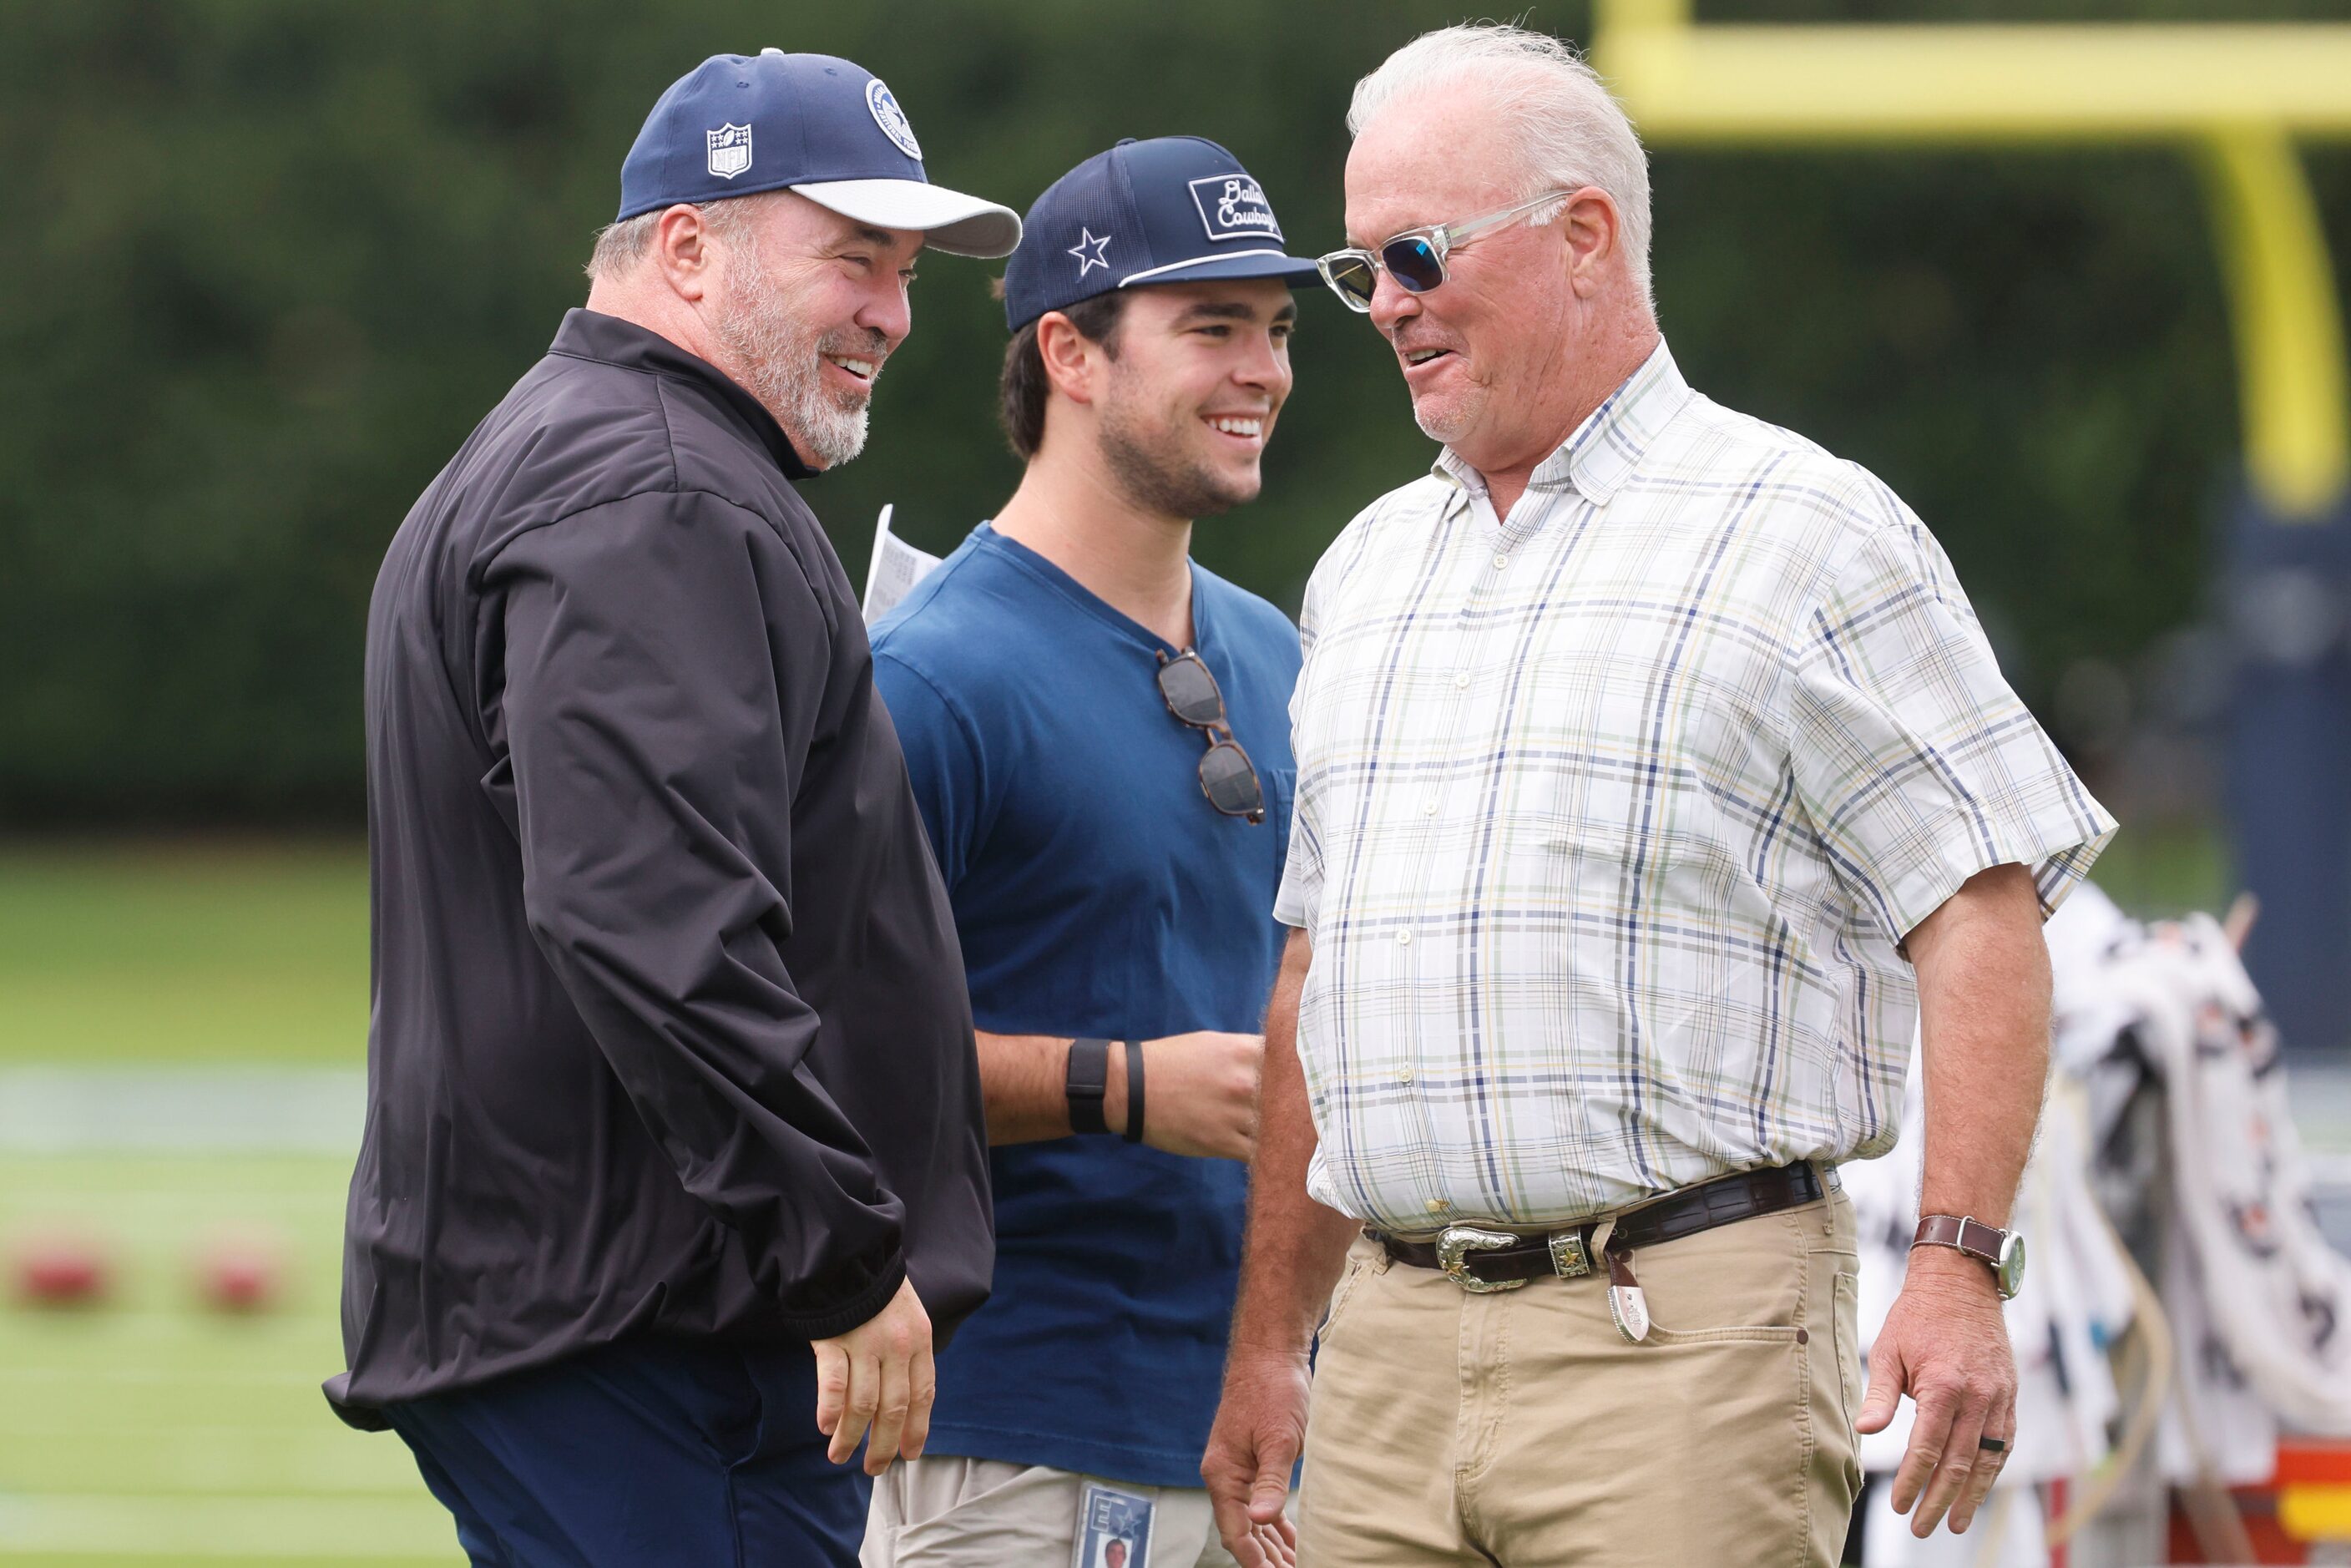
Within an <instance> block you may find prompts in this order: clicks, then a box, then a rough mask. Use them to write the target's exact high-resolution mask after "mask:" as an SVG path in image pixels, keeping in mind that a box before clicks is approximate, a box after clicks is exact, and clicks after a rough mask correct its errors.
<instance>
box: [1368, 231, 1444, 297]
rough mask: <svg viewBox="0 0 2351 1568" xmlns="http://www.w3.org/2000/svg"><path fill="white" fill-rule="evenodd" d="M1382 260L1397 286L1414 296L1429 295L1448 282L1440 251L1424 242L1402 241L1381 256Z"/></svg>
mask: <svg viewBox="0 0 2351 1568" xmlns="http://www.w3.org/2000/svg"><path fill="white" fill-rule="evenodd" d="M1380 260H1381V261H1383V262H1384V263H1385V264H1386V265H1387V269H1388V272H1389V274H1390V275H1391V276H1393V277H1395V280H1396V282H1398V283H1399V284H1401V285H1403V286H1404V287H1405V288H1407V289H1409V290H1411V291H1412V292H1413V293H1415V294H1426V293H1427V292H1428V291H1429V290H1430V289H1432V288H1434V287H1437V285H1438V284H1440V283H1442V282H1444V281H1445V268H1444V267H1442V266H1440V265H1439V264H1438V262H1437V247H1436V246H1433V245H1431V244H1430V243H1429V242H1428V241H1426V240H1425V239H1400V240H1396V241H1394V242H1392V243H1391V244H1390V245H1389V246H1388V247H1387V248H1386V249H1385V250H1383V251H1382V252H1380Z"/></svg>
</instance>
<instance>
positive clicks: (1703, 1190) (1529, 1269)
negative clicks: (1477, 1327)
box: [1368, 1165, 1834, 1292]
mask: <svg viewBox="0 0 2351 1568" xmlns="http://www.w3.org/2000/svg"><path fill="white" fill-rule="evenodd" d="M1830 1179H1831V1180H1832V1181H1834V1177H1832V1178H1830ZM1825 1190H1826V1188H1825V1187H1824V1186H1823V1183H1822V1180H1821V1177H1820V1174H1819V1173H1818V1172H1816V1171H1814V1170H1813V1167H1812V1166H1809V1165H1795V1166H1774V1167H1772V1168H1771V1169H1769V1170H1760V1171H1740V1172H1739V1173H1737V1174H1736V1175H1732V1176H1718V1177H1716V1178H1715V1179H1714V1180H1712V1181H1708V1182H1700V1183H1699V1184H1698V1186H1686V1187H1684V1188H1682V1189H1681V1190H1680V1191H1679V1192H1674V1193H1667V1195H1666V1196H1665V1197H1660V1198H1657V1199H1656V1200H1654V1201H1652V1202H1649V1203H1645V1204H1643V1205H1641V1206H1640V1207H1638V1208H1628V1209H1626V1210H1625V1212H1624V1213H1622V1214H1619V1215H1618V1216H1616V1228H1615V1230H1614V1232H1612V1233H1611V1234H1610V1236H1609V1238H1608V1250H1609V1251H1610V1252H1612V1253H1622V1252H1633V1251H1637V1250H1639V1249H1642V1248H1644V1247H1656V1246H1658V1245H1660V1244H1661V1243H1663V1242H1667V1241H1673V1240H1677V1239H1679V1238H1681V1237H1684V1236H1695V1235H1697V1234H1698V1232H1699V1231H1701V1230H1711V1229H1713V1228H1715V1227H1716V1226H1718V1225H1731V1224H1735V1223H1737V1222H1738V1221H1740V1220H1742V1219H1754V1218H1760V1217H1761V1216H1763V1215H1766V1214H1777V1213H1779V1212H1780V1211H1781V1210H1782V1209H1788V1208H1799V1207H1802V1206H1803V1205H1805V1204H1808V1203H1817V1202H1818V1201H1820V1199H1821V1197H1822V1196H1823V1193H1824V1192H1825ZM1601 1223H1602V1222H1601V1221H1599V1220H1588V1221H1586V1222H1585V1223H1583V1224H1582V1225H1576V1226H1571V1227H1569V1228H1566V1229H1562V1230H1552V1231H1537V1232H1534V1233H1532V1234H1529V1233H1526V1232H1523V1231H1517V1230H1493V1229H1489V1228H1486V1227H1484V1226H1479V1225H1454V1226H1448V1227H1447V1228H1445V1229H1444V1230H1443V1231H1442V1232H1440V1233H1439V1234H1438V1236H1437V1239H1436V1240H1434V1241H1407V1240H1405V1239H1402V1238H1401V1237H1396V1236H1391V1235H1388V1234H1387V1233H1386V1232H1384V1231H1380V1230H1374V1231H1370V1232H1369V1233H1368V1234H1369V1235H1370V1236H1371V1239H1373V1240H1374V1241H1376V1242H1378V1243H1379V1244H1380V1245H1381V1246H1382V1247H1383V1248H1384V1249H1386V1251H1387V1255H1388V1256H1389V1257H1391V1258H1393V1259H1395V1260H1396V1261H1397V1262H1399V1263H1409V1264H1411V1265H1412V1266H1413V1267H1415V1268H1416V1269H1435V1270H1437V1271H1438V1272H1440V1273H1442V1274H1444V1275H1446V1276H1447V1278H1448V1279H1450V1280H1452V1281H1454V1283H1456V1284H1458V1285H1459V1286H1460V1287H1461V1288H1462V1289H1463V1290H1465V1291H1479V1292H1484V1291H1508V1290H1512V1289H1515V1288H1516V1287H1518V1286H1520V1285H1523V1284H1525V1283H1526V1282H1527V1281H1529V1280H1540V1279H1541V1278H1543V1277H1544V1276H1546V1275H1551V1274H1556V1275H1558V1276H1560V1277H1561V1278H1562V1279H1566V1280H1573V1279H1578V1278H1581V1277H1582V1276H1583V1275H1585V1274H1589V1273H1591V1272H1592V1269H1593V1258H1592V1236H1593V1231H1595V1230H1597V1229H1599V1228H1600V1225H1601Z"/></svg>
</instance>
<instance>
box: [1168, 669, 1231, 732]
mask: <svg viewBox="0 0 2351 1568" xmlns="http://www.w3.org/2000/svg"><path fill="white" fill-rule="evenodd" d="M1159 695H1161V696H1163V697H1165V698H1166V699H1167V706H1168V708H1169V710H1170V711H1171V712H1173V713H1174V714H1175V716H1176V717H1177V718H1180V719H1182V720H1183V721H1184V722H1185V723H1186V724H1200V725H1207V724H1222V723H1224V721H1225V698H1224V694H1223V693H1221V692H1219V691H1217V679H1216V677H1215V676H1214V675H1211V674H1208V671H1207V666H1205V665H1203V664H1201V663H1200V661H1199V660H1197V659H1191V658H1185V659H1171V660H1169V661H1168V662H1167V663H1166V664H1162V665H1160V666H1159Z"/></svg>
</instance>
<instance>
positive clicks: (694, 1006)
mask: <svg viewBox="0 0 2351 1568" xmlns="http://www.w3.org/2000/svg"><path fill="white" fill-rule="evenodd" d="M481 586H482V595H483V596H482V601H481V602H482V605H483V616H484V625H483V626H482V628H481V634H482V638H483V642H482V648H483V653H484V656H483V667H482V669H481V672H480V674H481V680H482V683H483V685H484V688H485V690H484V691H483V693H482V694H481V696H482V706H483V714H484V721H485V727H486V734H487V737H488V739H489V741H490V745H491V748H492V750H493V752H494V753H502V754H503V755H502V756H501V757H500V758H499V763H498V766H499V768H505V769H510V771H511V779H510V784H511V789H512V791H513V798H514V802H515V827H516V833H517V837H518V839H519V840H520V841H521V847H522V862H523V899H524V906H525V909H526V912H527V915H528V919H529V923H530V928H531V932H532V935H533V936H534V937H535V938H536V939H537V941H538V946H539V947H540V950H541V951H542V952H544V953H545V954H546V956H547V959H548V961H549V964H551V965H552V966H553V967H554V968H555V971H556V973H557V975H558V976H559V977H560V979H561V981H562V984H563V987H564V988H565V990H566V991H567V992H568V993H569V997H570V998H571V1001H572V1003H573V1004H574V1005H575V1006H576V1007H577V1008H578V1009H580V1016H581V1017H582V1018H583V1019H585V1020H586V1022H587V1025H588V1027H589V1029H590V1030H591V1031H592V1032H593V1034H594V1036H595V1038H596V1041H597V1043H598V1045H599V1046H600V1047H601V1049H602V1051H603V1053H604V1056H605V1058H606V1060H607V1061H609V1062H610V1063H611V1069H612V1071H613V1073H614V1074H615V1075H616V1076H617V1077H618V1078H619V1080H620V1082H621V1084H622V1088H623V1090H624V1091H625V1092H626V1093H627V1094H628V1095H629V1097H630V1099H631V1100H632V1102H633V1103H634V1105H635V1107H636V1110H637V1113H638V1114H639V1115H640V1116H641V1117H642V1118H643V1122H644V1124H645V1126H646V1128H647V1129H648V1130H649V1131H650V1132H651V1133H652V1134H653V1138H654V1139H655V1140H656V1141H657V1142H658V1143H659V1144H660V1145H661V1147H662V1149H663V1151H664V1153H665V1154H666V1155H668V1156H669V1158H670V1160H671V1162H672V1163H673V1164H674V1166H675V1167H676V1170H677V1174H678V1178H679V1180H680V1181H681V1182H683V1183H684V1186H685V1187H686V1190H687V1191H689V1192H691V1193H693V1194H694V1195H695V1197H697V1198H699V1199H700V1200H701V1201H702V1202H704V1203H705V1204H707V1205H708V1206H709V1207H710V1208H711V1210H712V1211H713V1212H714V1213H715V1214H716V1216H717V1217H718V1218H719V1219H720V1220H722V1221H723V1222H724V1223H726V1225H728V1226H730V1227H731V1228H734V1229H735V1230H736V1231H737V1232H738V1233H739V1234H740V1236H741V1237H742V1239H743V1242H744V1244H745V1247H746V1249H747V1253H748V1255H749V1257H750V1260H751V1264H752V1269H753V1275H754V1279H755V1281H757V1283H758V1287H759V1288H760V1289H761V1290H762V1291H764V1292H767V1293H769V1294H771V1295H773V1296H774V1297H775V1298H776V1299H777V1301H778V1303H779V1304H780V1309H781V1312H782V1315H783V1317H784V1319H785V1321H786V1322H788V1323H789V1326H790V1327H791V1329H792V1330H793V1331H794V1332H797V1333H806V1334H807V1335H809V1336H810V1338H825V1337H829V1336H831V1335H833V1334H837V1333H844V1332H846V1331H847V1330H848V1329H850V1328H852V1327H855V1326H856V1325H857V1324H858V1323H861V1322H864V1321H865V1320H866V1319H868V1318H870V1317H872V1315H873V1314H874V1313H875V1312H879V1311H880V1310H881V1308H882V1307H883V1305H884V1304H886V1303H887V1302H888V1301H889V1299H890V1297H891V1296H892V1294H893V1293H894V1292H895V1291H896V1290H897V1288H898V1284H899V1281H902V1280H903V1279H904V1274H905V1270H904V1260H903V1257H902V1252H901V1238H902V1230H903V1223H904V1213H903V1210H902V1208H901V1206H900V1203H899V1201H898V1199H897V1198H896V1197H894V1196H893V1195H892V1194H891V1193H889V1192H887V1191H885V1190H883V1187H882V1186H881V1185H880V1182H879V1179H878V1178H877V1176H876V1175H875V1173H874V1169H873V1163H872V1157H871V1155H870V1154H869V1152H868V1150H867V1148H866V1146H865V1144H864V1142H863V1141H862V1139H861V1138H860V1137H859V1135H858V1133H857V1130H856V1129H855V1128H854V1127H852V1125H850V1124H849V1122H848V1121H847V1119H846V1118H845V1117H844V1116H843V1115H842V1113H841V1110H840V1108H839V1107H838V1106H837V1105H836V1104H835V1103H833V1101H832V1099H831V1097H830V1096H829V1095H828V1094H827V1093H826V1092H825V1090H824V1088H823V1086H822V1085H821V1084H820V1083H819V1082H817V1080H816V1078H815V1076H814V1075H813V1074H812V1073H811V1071H810V1069H809V1068H808V1066H807V1065H806V1063H805V1060H804V1059H805V1058H806V1056H807V1053H808V1051H809V1047H810V1043H811V1041H812V1040H814V1038H815V1035H816V1031H817V1017H816V1014H815V1013H814V1011H812V1010H811V1009H810V1007H809V1006H808V1004H807V1003H806V1002H805V1001H803V1000H802V999H801V995H800V990H799V987H797V986H796V985H795V984H794V982H793V978H792V976H791V973H790V971H789V968H788V967H787V965H786V962H785V954H786V952H787V951H788V949H789V938H790V936H791V933H792V894H791V821H792V816H793V810H794V804H795V800H796V798H797V795H798V791H799V784H800V779H801V775H802V770H803V767H804V764H805V763H806V761H807V758H808V755H809V751H810V746H811V744H813V743H814V742H815V740H816V730H817V726H818V722H819V716H820V707H821V702H822V697H823V694H824V691H825V685H826V677H827V666H828V664H829V662H830V659H831V626H830V622H829V620H828V616H827V612H826V610H825V608H824V605H823V603H822V601H820V599H819V597H818V595H817V594H816V592H815V591H814V590H813V589H812V588H811V587H810V581H809V579H808V576H807V575H806V573H805V572H804V571H803V570H802V569H801V566H800V563H799V560H798V559H797V558H796V557H795V556H794V555H793V554H792V553H791V551H790V550H789V548H788V547H787V546H786V545H785V543H784V542H783V540H782V539H781V538H780V537H779V536H778V534H777V533H776V531H775V530H774V528H772V527H770V526H769V525H768V523H767V522H766V520H765V519H763V518H761V517H758V516H757V515H756V514H754V513H750V512H747V511H745V510H743V509H742V508H740V507H736V506H734V505H732V504H731V503H729V502H726V501H724V500H721V499H719V498H717V497H713V496H707V495H701V494H685V495H675V494H652V495H643V496H637V497H629V498H627V499H624V500H621V501H616V502H611V503H609V504H606V505H603V506H600V507H591V508H590V509H588V510H586V511H583V512H580V513H577V514H574V515H572V516H570V517H565V518H563V519H562V520H560V521H558V522H554V523H550V524H547V525H544V526H541V527H538V528H531V529H529V530H528V531H526V532H523V533H521V534H520V535H518V536H517V537H516V538H513V539H512V540H511V541H509V542H508V543H507V545H506V546H505V547H504V548H503V549H500V550H499V551H498V552H497V553H496V556H495V557H493V558H492V560H491V562H490V564H489V565H488V567H487V568H486V569H485V570H484V572H483V576H482V582H481Z"/></svg>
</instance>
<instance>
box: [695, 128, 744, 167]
mask: <svg viewBox="0 0 2351 1568" xmlns="http://www.w3.org/2000/svg"><path fill="white" fill-rule="evenodd" d="M703 143H704V145H705V146H706V147H708V148H709V150H710V172H712V173H714V174H716V175H717V176H718V177H719V178H720V179H722V180H731V179H733V178H734V177H735V176H736V175H737V174H740V173H741V172H743V171H744V170H746V169H748V168H749V167H750V166H751V128H750V127H749V126H747V125H722V126H720V127H719V128H718V129H717V130H716V131H705V132H703Z"/></svg>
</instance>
